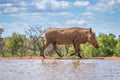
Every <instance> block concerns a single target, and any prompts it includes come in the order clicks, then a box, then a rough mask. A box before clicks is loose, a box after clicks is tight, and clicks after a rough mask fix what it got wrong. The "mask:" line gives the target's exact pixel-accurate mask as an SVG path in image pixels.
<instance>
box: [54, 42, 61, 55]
mask: <svg viewBox="0 0 120 80" xmlns="http://www.w3.org/2000/svg"><path fill="white" fill-rule="evenodd" d="M53 49H54V50H55V52H56V53H57V54H58V56H60V57H62V55H61V54H60V53H59V52H58V51H57V46H56V43H53Z"/></svg>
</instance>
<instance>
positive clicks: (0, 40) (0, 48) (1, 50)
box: [0, 28, 5, 57]
mask: <svg viewBox="0 0 120 80" xmlns="http://www.w3.org/2000/svg"><path fill="white" fill-rule="evenodd" d="M3 31H4V30H3V29H2V28H0V53H1V54H2V56H3V57H4V56H5V55H4V44H5V43H4V39H3V38H2V37H1V35H2V33H3Z"/></svg>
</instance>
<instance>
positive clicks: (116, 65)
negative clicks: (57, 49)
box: [0, 59, 120, 80]
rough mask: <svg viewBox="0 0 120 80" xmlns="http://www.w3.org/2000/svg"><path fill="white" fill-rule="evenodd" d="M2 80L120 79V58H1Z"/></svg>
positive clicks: (0, 79)
mask: <svg viewBox="0 0 120 80" xmlns="http://www.w3.org/2000/svg"><path fill="white" fill-rule="evenodd" d="M0 80H120V60H58V59H45V60H41V59H27V60H26V59H20V60H0Z"/></svg>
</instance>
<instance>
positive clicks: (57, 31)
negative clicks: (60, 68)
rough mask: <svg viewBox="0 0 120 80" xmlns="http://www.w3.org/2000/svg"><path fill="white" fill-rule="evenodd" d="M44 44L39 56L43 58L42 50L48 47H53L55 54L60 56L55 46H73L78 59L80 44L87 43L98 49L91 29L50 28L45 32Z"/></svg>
mask: <svg viewBox="0 0 120 80" xmlns="http://www.w3.org/2000/svg"><path fill="white" fill-rule="evenodd" d="M45 37H46V44H45V45H44V46H43V48H42V51H41V56H43V57H45V55H44V50H45V49H46V48H47V47H48V46H49V45H50V44H52V45H53V49H54V50H55V52H56V53H57V54H58V55H59V56H61V54H60V53H59V52H58V51H57V49H56V44H59V45H67V44H73V46H74V49H75V52H74V53H73V54H71V55H74V54H75V53H78V56H79V57H80V58H82V57H81V55H80V48H79V46H80V44H85V43H86V42H89V43H90V44H92V45H93V46H94V47H96V48H98V47H99V45H98V42H97V40H96V37H95V33H94V32H92V30H91V28H90V29H87V28H51V29H48V30H46V31H45Z"/></svg>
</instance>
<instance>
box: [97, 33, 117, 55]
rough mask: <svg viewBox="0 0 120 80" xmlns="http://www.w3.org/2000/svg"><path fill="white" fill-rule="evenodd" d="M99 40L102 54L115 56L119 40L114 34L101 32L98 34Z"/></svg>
mask: <svg viewBox="0 0 120 80" xmlns="http://www.w3.org/2000/svg"><path fill="white" fill-rule="evenodd" d="M98 41H99V45H100V48H99V50H100V56H103V57H104V56H113V54H114V53H115V52H114V51H115V46H116V44H117V41H116V39H115V35H114V34H109V35H107V34H100V35H99V36H98Z"/></svg>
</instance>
